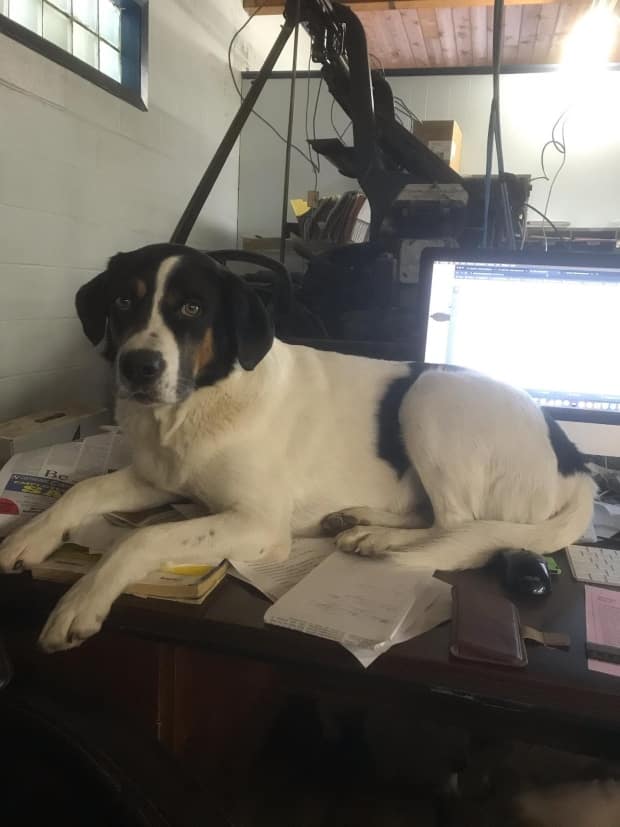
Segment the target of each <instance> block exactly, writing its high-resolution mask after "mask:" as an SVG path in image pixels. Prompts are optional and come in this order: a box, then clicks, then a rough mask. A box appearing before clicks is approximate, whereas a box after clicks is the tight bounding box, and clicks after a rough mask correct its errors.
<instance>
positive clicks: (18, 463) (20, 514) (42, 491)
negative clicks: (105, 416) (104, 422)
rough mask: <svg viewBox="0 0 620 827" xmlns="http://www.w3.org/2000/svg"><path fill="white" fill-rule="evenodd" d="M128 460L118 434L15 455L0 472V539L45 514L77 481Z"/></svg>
mask: <svg viewBox="0 0 620 827" xmlns="http://www.w3.org/2000/svg"><path fill="white" fill-rule="evenodd" d="M129 461H130V455H129V448H128V444H127V441H126V439H125V438H124V437H123V436H122V434H120V433H118V432H117V431H108V432H106V433H102V434H97V436H91V437H86V439H84V440H82V441H76V442H67V443H63V444H61V445H53V446H52V447H51V448H38V449H37V450H36V451H26V452H24V453H23V454H15V456H13V457H11V459H10V460H9V461H8V462H7V463H6V464H5V465H4V467H3V468H2V469H1V470H0V536H4V535H5V534H7V533H8V531H12V530H13V529H14V528H17V526H19V525H21V524H22V523H25V522H27V521H28V520H30V519H32V517H34V516H36V515H37V514H40V513H41V512H42V511H45V509H46V508H49V507H50V506H51V505H53V504H54V503H55V502H56V500H58V499H59V498H60V497H62V495H63V494H64V493H65V492H66V491H68V490H69V488H71V486H72V485H74V484H75V483H76V482H79V481H80V480H83V479H86V478H87V477H94V476H97V475H98V474H106V473H108V472H110V471H116V470H118V469H119V468H122V467H123V466H125V465H128V464H129Z"/></svg>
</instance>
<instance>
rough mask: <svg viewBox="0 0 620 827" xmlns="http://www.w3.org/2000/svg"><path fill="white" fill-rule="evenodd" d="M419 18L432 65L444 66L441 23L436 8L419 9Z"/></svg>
mask: <svg viewBox="0 0 620 827" xmlns="http://www.w3.org/2000/svg"><path fill="white" fill-rule="evenodd" d="M418 20H419V21H420V26H421V27H422V34H423V35H424V44H425V45H426V51H427V54H428V59H429V61H430V64H431V66H443V53H442V51H441V41H440V40H439V25H438V24H437V17H436V16H435V10H434V9H418Z"/></svg>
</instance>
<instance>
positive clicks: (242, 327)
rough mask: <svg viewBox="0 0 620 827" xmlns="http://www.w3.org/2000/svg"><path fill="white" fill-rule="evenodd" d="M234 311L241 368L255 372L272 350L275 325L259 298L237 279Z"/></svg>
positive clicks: (233, 292)
mask: <svg viewBox="0 0 620 827" xmlns="http://www.w3.org/2000/svg"><path fill="white" fill-rule="evenodd" d="M229 278H230V277H229ZM232 311H233V320H234V327H235V338H236V340H237V356H238V358H239V364H240V365H241V367H242V368H243V369H244V370H254V368H255V367H256V365H258V363H259V362H260V361H261V359H263V358H264V357H265V356H266V355H267V353H268V352H269V350H270V349H271V345H272V344H273V323H272V321H271V319H270V317H269V314H268V313H267V310H266V309H265V306H264V304H263V303H262V301H261V300H260V298H259V297H258V294H257V293H255V291H254V290H252V288H251V287H249V286H248V285H247V284H246V283H245V282H244V281H243V279H241V278H239V277H237V276H235V278H234V282H233V289H232Z"/></svg>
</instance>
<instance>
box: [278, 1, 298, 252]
mask: <svg viewBox="0 0 620 827" xmlns="http://www.w3.org/2000/svg"><path fill="white" fill-rule="evenodd" d="M298 44H299V0H297V9H296V14H295V38H294V40H293V70H292V72H291V93H290V98H289V104H288V130H287V132H286V156H285V159H284V188H283V191H282V222H281V226H280V261H281V262H282V264H284V256H285V253H286V223H287V222H286V219H287V218H288V188H289V181H290V177H291V145H292V143H293V120H294V117H295V83H296V81H297V46H298Z"/></svg>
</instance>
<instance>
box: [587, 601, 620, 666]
mask: <svg viewBox="0 0 620 827" xmlns="http://www.w3.org/2000/svg"><path fill="white" fill-rule="evenodd" d="M585 590H586V640H587V641H588V642H589V643H601V644H603V645H605V646H616V647H618V648H620V591H616V590H615V589H601V588H598V587H597V586H586V587H585ZM588 669H591V670H592V671H593V672H604V673H605V674H606V675H614V676H615V677H620V663H607V662H606V661H603V660H593V659H592V658H588Z"/></svg>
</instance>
